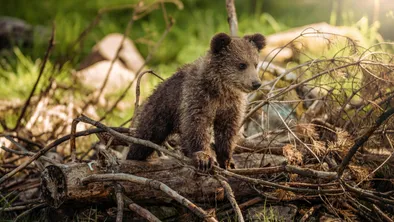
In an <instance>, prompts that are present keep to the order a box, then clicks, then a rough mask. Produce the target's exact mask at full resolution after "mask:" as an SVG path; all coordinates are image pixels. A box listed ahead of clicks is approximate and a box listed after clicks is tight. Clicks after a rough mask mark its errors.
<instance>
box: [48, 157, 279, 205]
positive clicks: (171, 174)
mask: <svg viewBox="0 0 394 222" xmlns="http://www.w3.org/2000/svg"><path fill="white" fill-rule="evenodd" d="M267 155H268V154H265V156H264V154H253V157H250V155H249V156H247V155H242V154H241V155H234V160H235V163H236V166H239V167H240V166H247V167H256V166H257V165H258V164H260V163H261V162H260V160H261V158H263V159H267V158H268V157H267ZM272 156H274V155H272ZM270 159H273V158H272V157H270ZM245 161H247V165H245V164H244V163H245ZM265 161H266V160H265ZM280 161H281V160H280V159H279V160H278V161H277V163H269V164H270V165H271V166H272V165H277V164H281V163H280ZM253 163H255V164H253ZM111 173H127V174H132V175H135V176H140V177H145V178H148V179H152V180H158V181H160V182H162V183H164V184H166V185H168V186H169V187H170V188H172V189H174V190H176V191H177V192H178V193H179V194H180V195H182V196H184V197H186V198H187V199H189V200H190V201H192V202H195V203H214V202H215V201H217V200H219V201H220V200H222V199H223V198H224V190H223V188H222V187H221V185H220V182H219V181H217V180H216V179H215V178H214V177H212V176H209V175H203V174H201V173H198V172H196V171H195V170H193V169H191V168H189V167H186V166H184V165H182V164H181V163H179V162H178V161H177V160H175V159H172V158H168V157H165V158H154V159H151V160H149V161H131V160H125V161H121V162H119V164H115V166H113V167H108V168H107V169H104V168H103V167H100V166H99V164H98V162H96V161H92V162H91V163H72V164H68V165H50V166H48V167H46V169H45V170H44V171H43V173H42V176H41V179H42V182H41V193H42V196H43V198H44V199H45V200H46V202H47V204H48V205H49V206H52V207H55V208H57V207H59V206H60V205H61V204H62V203H64V202H65V201H77V202H82V203H84V202H86V203H88V202H105V201H111V200H112V196H111V193H112V190H113V188H114V184H113V183H112V182H95V183H90V184H88V185H86V186H85V185H83V184H82V183H81V179H83V178H85V177H87V176H90V175H94V174H111ZM228 182H229V184H230V185H231V187H232V189H233V191H234V194H235V195H236V198H237V199H239V198H242V197H246V196H248V195H251V194H256V193H255V191H254V190H253V189H251V188H250V187H249V186H248V185H246V184H245V183H244V182H242V181H238V180H235V179H229V181H228ZM120 184H121V185H122V186H123V187H124V191H125V194H126V195H127V196H128V197H130V198H131V199H132V200H133V201H135V202H139V203H151V202H154V203H160V202H162V203H163V202H169V201H171V200H172V199H171V198H169V197H168V196H167V195H166V194H165V193H163V192H162V191H160V190H154V189H152V188H149V187H146V186H143V185H140V184H135V183H130V182H120Z"/></svg>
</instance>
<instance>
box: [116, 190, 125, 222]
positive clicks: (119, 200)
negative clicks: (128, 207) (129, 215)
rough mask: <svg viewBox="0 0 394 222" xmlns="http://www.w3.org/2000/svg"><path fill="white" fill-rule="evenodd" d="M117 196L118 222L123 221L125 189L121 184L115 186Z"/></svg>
mask: <svg viewBox="0 0 394 222" xmlns="http://www.w3.org/2000/svg"><path fill="white" fill-rule="evenodd" d="M115 196H116V204H117V213H116V222H122V221H123V208H124V201H123V187H122V186H121V185H120V184H118V183H117V184H115Z"/></svg>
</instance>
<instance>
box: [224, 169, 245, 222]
mask: <svg viewBox="0 0 394 222" xmlns="http://www.w3.org/2000/svg"><path fill="white" fill-rule="evenodd" d="M217 179H218V180H219V182H220V184H221V185H222V187H223V188H224V191H225V193H226V197H227V200H228V201H230V204H231V206H232V207H233V209H234V211H235V214H236V215H237V219H238V220H237V221H238V222H244V221H245V220H244V217H243V216H242V212H241V209H240V208H239V206H238V203H237V201H236V200H235V196H234V192H233V190H232V189H231V186H230V184H228V183H227V181H226V180H225V179H224V178H220V176H218V177H217Z"/></svg>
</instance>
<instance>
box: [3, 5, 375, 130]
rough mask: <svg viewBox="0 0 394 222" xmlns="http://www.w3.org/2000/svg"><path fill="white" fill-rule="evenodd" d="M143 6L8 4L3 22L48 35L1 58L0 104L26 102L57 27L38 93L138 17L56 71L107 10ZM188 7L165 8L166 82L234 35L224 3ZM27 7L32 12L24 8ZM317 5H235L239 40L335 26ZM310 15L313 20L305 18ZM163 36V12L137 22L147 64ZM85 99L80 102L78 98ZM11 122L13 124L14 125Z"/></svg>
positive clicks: (162, 69)
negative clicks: (221, 37) (217, 37)
mask: <svg viewBox="0 0 394 222" xmlns="http://www.w3.org/2000/svg"><path fill="white" fill-rule="evenodd" d="M136 2H137V0H114V1H105V0H89V1H84V2H81V1H79V0H67V1H57V0H48V1H33V2H31V1H28V0H14V1H7V3H5V4H2V7H0V15H6V16H13V17H18V18H21V19H24V20H26V21H27V22H28V23H30V24H32V25H41V26H43V27H44V29H43V28H42V27H41V29H40V30H41V31H39V32H37V33H36V34H35V38H34V45H33V47H31V48H23V49H18V48H15V49H14V50H13V51H11V52H8V53H7V54H6V55H7V56H5V57H0V87H1V88H2V90H1V91H0V99H15V98H19V99H22V100H23V101H24V100H25V99H26V98H27V95H28V93H29V92H30V90H31V88H32V86H33V84H34V82H35V80H36V78H37V76H38V72H39V67H40V63H41V59H42V58H43V56H44V54H45V51H46V48H47V45H48V40H49V37H50V33H51V26H52V23H54V24H55V29H56V35H55V47H54V49H53V51H52V53H51V57H50V61H49V63H48V64H47V67H46V69H45V72H44V76H43V78H42V81H41V82H40V84H39V87H38V89H37V90H36V93H38V92H39V91H40V90H41V89H43V87H45V86H46V84H47V83H48V82H47V77H48V76H49V75H55V76H56V78H57V81H60V82H62V83H66V84H67V83H70V77H71V72H72V70H73V69H76V68H78V64H79V63H80V62H81V61H82V60H83V58H85V57H86V56H87V55H88V54H89V53H90V51H91V49H92V47H93V46H94V45H95V44H96V43H97V42H98V41H100V39H102V38H103V37H104V36H105V35H107V34H109V33H113V32H118V33H123V32H124V29H125V27H126V25H127V22H128V19H129V17H130V15H131V13H132V11H131V10H129V9H123V10H117V11H112V12H108V13H106V14H104V15H103V16H102V18H101V20H100V22H99V23H98V25H97V26H96V27H95V28H93V29H92V30H91V32H89V33H88V35H87V36H86V39H85V41H84V42H83V44H80V45H77V46H76V47H74V48H73V49H71V52H75V57H74V58H72V60H70V61H69V62H68V63H67V65H66V66H65V67H63V68H62V70H60V71H58V70H57V69H54V68H53V66H54V64H56V62H57V61H59V59H62V58H63V57H64V56H65V55H66V54H67V53H68V52H70V45H71V44H72V43H73V42H74V41H75V40H76V39H77V38H78V36H79V35H80V33H81V32H82V31H83V30H85V29H86V27H88V26H89V24H90V23H91V22H92V21H93V20H94V18H95V16H96V15H97V12H98V11H99V10H100V9H102V8H104V7H112V6H121V5H125V4H134V3H136ZM152 2H154V0H149V1H145V3H146V4H148V3H152ZM182 2H183V4H184V8H183V9H182V10H180V9H179V8H178V7H177V6H176V5H175V4H171V3H166V4H165V6H166V10H167V13H168V15H169V16H172V17H173V18H174V19H175V25H174V26H173V28H172V30H171V32H170V33H169V34H168V36H167V37H166V39H165V40H164V41H163V43H162V45H161V46H160V48H159V49H158V50H157V52H156V53H155V54H154V56H153V58H152V61H150V62H149V64H148V66H149V68H152V69H154V70H155V71H156V73H158V74H159V75H161V76H162V77H164V78H167V77H168V76H170V75H171V74H172V73H174V72H175V71H176V69H177V67H179V66H181V65H183V64H185V63H188V62H192V61H194V60H195V59H196V58H198V57H200V56H202V55H204V54H205V53H206V51H207V50H208V47H209V41H210V39H211V37H212V36H213V35H214V34H215V33H217V32H228V24H227V14H226V9H225V4H224V0H220V1H219V0H218V1H208V0H203V1H197V0H184V1H182ZM327 2H328V1H327ZM27 5H28V6H29V7H21V6H27ZM317 5H318V7H316V4H311V3H308V2H305V3H297V2H294V1H253V0H249V1H242V2H241V1H236V7H237V14H238V21H239V34H240V35H243V34H246V33H255V32H260V33H263V34H265V35H269V34H272V33H275V32H279V31H283V30H286V29H288V28H291V27H295V26H300V25H306V24H311V23H316V22H320V21H327V22H328V21H329V18H330V13H331V12H330V10H327V9H326V8H327V7H328V6H329V3H324V4H323V3H321V4H320V3H319V4H317ZM268 12H269V13H268ZM306 13H307V14H308V16H304V15H305V14H306ZM294 18H297V19H294ZM356 26H358V28H359V29H361V30H362V31H363V34H365V35H366V36H367V37H368V39H371V42H372V41H375V40H376V39H377V38H378V36H377V35H376V34H377V32H376V30H377V27H376V26H370V25H369V24H368V22H365V21H360V22H359V23H357V24H356ZM42 30H44V31H42ZM164 30H165V21H164V19H163V14H162V11H161V10H160V9H158V10H155V11H153V12H152V13H150V14H149V15H147V16H145V17H144V18H142V19H140V20H138V21H136V22H135V23H134V25H133V27H132V30H131V32H130V35H129V36H128V37H129V38H131V39H133V40H135V43H136V46H137V48H138V50H139V51H140V52H141V54H142V55H143V56H146V55H148V54H149V52H150V50H151V49H152V42H153V43H154V42H156V41H157V40H158V39H159V38H160V37H161V35H162V33H163V31H164ZM311 56H315V55H311ZM157 83H159V81H158V80H157V79H156V78H150V80H149V83H148V84H147V85H144V88H143V96H146V94H149V93H150V92H151V90H152V89H153V88H154V86H155V85H156V84H157ZM77 93H78V92H77ZM117 95H119V93H114V94H113V95H109V96H107V99H109V100H115V99H116V96H117ZM59 96H61V95H59ZM77 96H78V95H77ZM82 96H83V95H79V98H80V97H82ZM124 101H127V102H129V103H130V104H134V92H129V94H128V95H127V98H126V99H125V100H124ZM99 109H100V110H99V112H100V113H103V112H104V110H105V109H102V108H100V107H99ZM130 112H131V113H132V112H133V110H132V108H127V110H117V111H115V113H114V114H113V115H111V116H109V118H108V121H110V122H111V123H116V124H118V123H120V122H122V121H124V118H128V116H129V115H130ZM7 118H8V119H13V117H7Z"/></svg>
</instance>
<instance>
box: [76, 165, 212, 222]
mask: <svg viewBox="0 0 394 222" xmlns="http://www.w3.org/2000/svg"><path fill="white" fill-rule="evenodd" d="M81 181H82V183H83V184H88V183H92V182H103V181H128V182H132V183H137V184H142V185H145V186H148V187H150V188H152V189H156V190H161V191H163V192H164V193H166V194H167V195H168V196H170V197H171V198H173V199H174V200H176V201H177V202H178V203H180V204H182V205H183V206H185V207H187V208H188V209H189V210H191V211H192V212H193V213H195V214H196V215H197V216H198V217H200V218H201V219H204V220H206V221H212V222H213V221H217V220H216V219H215V218H214V217H212V216H210V215H208V214H207V212H205V211H204V210H203V209H201V208H200V207H198V206H197V205H195V204H194V203H192V202H191V201H190V200H188V199H186V198H185V197H183V196H181V195H179V194H178V193H177V192H176V191H175V190H173V189H171V188H170V187H168V186H167V185H165V184H164V183H162V182H160V181H157V180H151V179H147V178H143V177H138V176H134V175H130V174H125V173H117V174H96V175H91V176H88V177H85V178H83V179H82V180H81Z"/></svg>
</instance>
